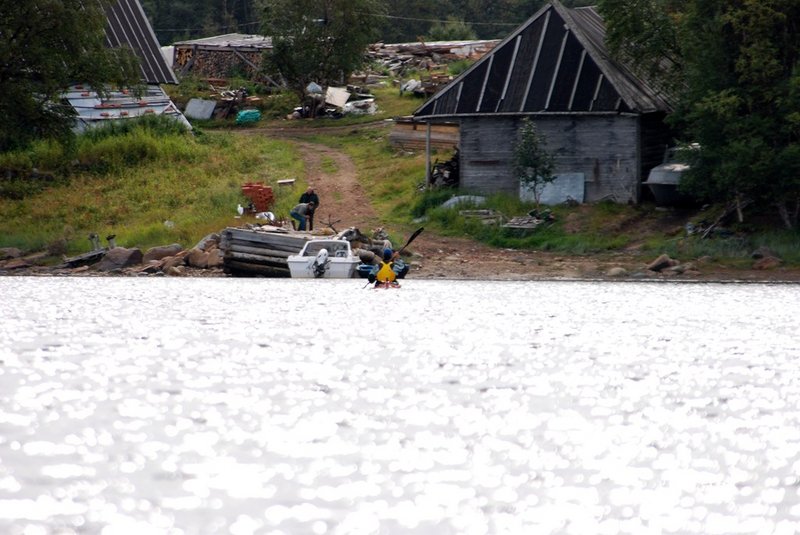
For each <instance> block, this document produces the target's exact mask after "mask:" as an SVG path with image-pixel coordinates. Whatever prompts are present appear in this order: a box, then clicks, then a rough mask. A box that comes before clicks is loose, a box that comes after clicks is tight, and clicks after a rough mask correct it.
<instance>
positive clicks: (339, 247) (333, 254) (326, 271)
mask: <svg viewBox="0 0 800 535" xmlns="http://www.w3.org/2000/svg"><path fill="white" fill-rule="evenodd" d="M286 261H287V263H288V264H289V274H290V275H291V277H292V278H293V279H352V278H354V277H355V276H356V268H357V267H358V265H359V264H360V263H361V260H360V259H359V258H358V257H357V256H353V253H352V251H351V250H350V242H348V241H346V240H330V239H323V240H311V241H309V242H308V243H306V244H305V246H304V247H303V249H302V250H301V251H300V253H298V254H296V255H291V256H289V257H288V258H287V260H286Z"/></svg>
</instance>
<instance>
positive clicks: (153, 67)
mask: <svg viewBox="0 0 800 535" xmlns="http://www.w3.org/2000/svg"><path fill="white" fill-rule="evenodd" d="M106 18H107V20H108V25H107V26H106V43H107V44H108V46H109V47H111V48H120V47H123V46H128V47H130V48H131V49H132V50H133V51H134V52H135V53H136V56H137V57H138V58H139V63H140V66H141V70H142V80H143V81H145V82H147V83H148V84H177V83H178V79H177V78H176V77H175V73H173V72H172V69H171V68H170V67H169V65H168V64H167V62H166V60H165V59H164V56H163V55H162V54H161V48H160V46H159V44H158V39H156V34H155V32H153V28H152V27H151V26H150V21H148V20H147V16H146V15H145V13H144V9H142V6H141V4H140V3H139V0H117V2H115V3H114V4H112V5H110V6H109V7H107V8H106Z"/></svg>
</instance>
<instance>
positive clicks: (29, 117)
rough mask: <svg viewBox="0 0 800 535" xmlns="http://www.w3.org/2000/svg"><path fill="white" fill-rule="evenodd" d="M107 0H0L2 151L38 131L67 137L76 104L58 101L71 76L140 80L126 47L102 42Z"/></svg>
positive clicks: (87, 80)
mask: <svg viewBox="0 0 800 535" xmlns="http://www.w3.org/2000/svg"><path fill="white" fill-rule="evenodd" d="M107 3H108V0H96V1H95V2H86V1H85V0H60V1H55V0H26V1H24V2H20V1H18V0H0V13H2V14H3V16H2V17H1V18H0V151H6V150H9V149H13V148H18V147H24V146H26V145H27V144H29V143H30V142H31V141H33V140H34V139H37V138H39V137H47V138H56V139H60V140H67V139H69V138H70V137H71V128H72V125H73V117H74V111H73V110H72V109H71V108H70V107H69V106H66V105H62V104H61V103H60V102H59V97H60V94H61V93H62V92H63V91H64V90H65V89H66V88H67V87H68V86H69V85H70V84H73V83H84V84H88V85H90V86H91V87H92V88H94V89H95V90H97V91H100V92H103V91H104V90H105V84H107V83H114V84H118V85H121V86H126V87H132V86H134V85H135V84H136V83H137V82H138V81H139V70H138V66H137V63H136V61H137V60H136V58H135V56H134V55H133V53H132V51H130V50H112V49H109V48H107V47H106V45H105V34H104V31H103V30H104V28H105V24H106V16H105V12H104V11H103V7H104V5H106V4H107Z"/></svg>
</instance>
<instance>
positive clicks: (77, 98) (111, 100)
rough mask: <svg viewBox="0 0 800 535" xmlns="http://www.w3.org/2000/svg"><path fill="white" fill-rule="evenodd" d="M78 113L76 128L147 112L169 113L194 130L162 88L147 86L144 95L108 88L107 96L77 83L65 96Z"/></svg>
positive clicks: (79, 129)
mask: <svg viewBox="0 0 800 535" xmlns="http://www.w3.org/2000/svg"><path fill="white" fill-rule="evenodd" d="M63 97H64V98H65V99H66V100H67V101H69V103H70V104H71V105H72V107H73V108H74V109H75V111H76V112H77V117H76V126H75V129H76V130H77V131H83V130H85V129H86V128H88V127H91V126H96V125H99V124H102V123H105V122H107V121H118V120H124V119H132V118H134V117H142V116H144V115H151V114H152V115H168V116H171V117H173V118H175V119H176V120H178V121H180V122H181V123H183V124H184V125H185V126H186V127H187V128H189V129H190V130H191V128H192V127H191V125H190V124H189V122H188V121H187V120H186V118H185V117H184V116H183V114H181V112H180V111H178V109H177V108H176V107H175V104H173V103H172V101H171V100H170V98H169V96H168V95H167V94H166V93H165V92H164V90H163V89H161V87H159V86H157V85H148V86H147V87H145V88H144V94H141V95H134V94H132V93H130V92H128V91H126V90H122V91H117V90H113V91H109V92H108V94H107V95H106V98H100V95H98V94H97V92H96V91H94V90H93V89H91V88H89V87H86V86H83V85H74V86H72V87H70V88H69V89H68V90H67V91H66V92H65V93H64V95H63Z"/></svg>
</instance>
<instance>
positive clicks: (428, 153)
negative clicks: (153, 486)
mask: <svg viewBox="0 0 800 535" xmlns="http://www.w3.org/2000/svg"><path fill="white" fill-rule="evenodd" d="M425 124H427V125H428V128H427V130H426V131H425V185H426V186H430V185H431V122H430V121H428V122H427V123H425Z"/></svg>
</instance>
